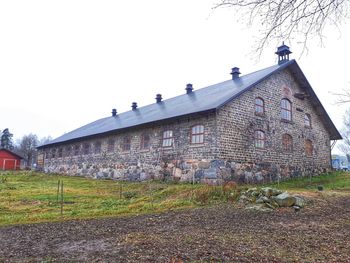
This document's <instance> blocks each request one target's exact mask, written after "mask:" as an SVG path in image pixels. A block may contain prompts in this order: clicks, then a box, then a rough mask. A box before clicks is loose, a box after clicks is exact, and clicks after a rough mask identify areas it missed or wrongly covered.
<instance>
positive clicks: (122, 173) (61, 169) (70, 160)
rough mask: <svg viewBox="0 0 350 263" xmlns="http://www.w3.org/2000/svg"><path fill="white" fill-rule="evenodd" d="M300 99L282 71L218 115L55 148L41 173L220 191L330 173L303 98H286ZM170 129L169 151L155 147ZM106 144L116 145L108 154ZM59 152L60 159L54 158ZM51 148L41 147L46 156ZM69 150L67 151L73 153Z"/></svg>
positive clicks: (323, 139) (326, 150)
mask: <svg viewBox="0 0 350 263" xmlns="http://www.w3.org/2000/svg"><path fill="white" fill-rule="evenodd" d="M295 92H303V90H301V88H300V86H299V85H298V83H296V82H295V80H294V78H293V76H292V75H291V74H290V73H289V71H288V70H284V71H281V72H279V73H277V74H274V75H273V76H271V77H269V78H267V79H266V80H264V81H262V82H261V83H260V84H258V85H257V86H256V87H254V88H253V89H251V90H250V91H248V92H245V93H244V94H242V95H241V96H240V97H239V98H237V99H235V100H233V101H232V102H230V103H228V104H227V105H225V106H223V107H222V108H221V109H219V110H218V111H217V112H212V113H207V114H197V115H195V117H193V116H192V117H181V118H178V119H176V120H171V121H170V120H169V121H167V122H164V121H163V122H159V123H153V124H150V125H144V126H142V127H138V128H134V129H130V130H125V131H123V132H118V133H115V134H111V135H108V136H103V137H96V138H92V139H89V140H85V141H80V142H75V143H72V144H71V145H67V144H66V145H59V146H57V147H54V148H55V149H56V156H55V157H54V158H52V157H50V155H48V154H46V156H48V158H45V160H44V163H45V165H44V170H45V171H46V172H52V173H63V174H68V175H81V176H90V177H93V178H109V179H115V180H135V181H138V180H147V179H160V180H176V181H196V182H204V183H211V184H219V183H222V182H223V181H229V180H234V181H237V182H255V183H260V182H269V181H275V180H277V179H284V178H289V177H296V176H305V175H309V174H318V173H321V172H324V171H326V170H327V169H329V168H330V139H329V134H328V133H327V131H326V129H325V127H324V126H323V124H322V122H321V120H320V118H319V116H318V115H317V114H316V112H315V111H314V109H313V107H312V106H311V102H310V101H309V99H308V98H306V99H304V100H301V99H297V98H295V97H294V96H293V94H294V93H295ZM256 97H260V98H262V99H263V100H264V102H265V114H264V115H256V114H255V111H254V100H255V98H256ZM283 98H288V99H289V100H290V101H291V102H292V121H291V122H286V121H283V120H281V110H280V107H281V99H283ZM305 113H307V114H309V115H310V116H311V127H305V125H304V115H305ZM197 124H201V125H204V132H205V134H204V143H203V144H199V145H191V144H190V129H191V127H192V126H194V125H197ZM168 129H170V130H173V132H174V142H175V143H174V145H173V147H170V148H164V147H162V133H163V131H165V130H168ZM255 130H262V131H264V132H265V135H266V141H265V147H264V148H263V149H259V148H257V147H255V145H254V131H255ZM285 133H287V134H289V135H291V136H292V138H293V150H292V151H291V152H285V151H284V150H283V147H282V135H283V134H285ZM142 134H149V135H150V147H149V149H140V145H141V135H142ZM125 136H130V138H131V149H130V150H128V151H123V150H122V147H121V144H122V141H123V138H124V137H125ZM109 139H113V140H115V142H116V144H115V147H114V148H113V150H112V151H109V150H108V146H107V144H108V143H107V142H108V140H109ZM305 140H310V141H311V142H312V144H313V152H312V155H311V156H307V155H306V154H305V145H304V144H305ZM96 142H101V146H102V147H101V152H99V153H89V154H84V153H83V151H80V152H79V154H78V155H75V154H74V153H72V152H71V153H70V154H69V155H67V154H65V151H64V149H66V147H67V146H71V147H72V148H74V147H75V146H76V145H78V146H79V147H80V148H81V147H82V145H84V144H89V145H94V144H95V143H96ZM60 148H61V149H62V152H63V153H62V157H58V155H57V152H58V151H59V149H60ZM51 150H52V148H46V149H44V151H46V153H48V152H50V151H51ZM72 151H73V150H72Z"/></svg>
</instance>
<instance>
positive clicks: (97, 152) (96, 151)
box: [94, 141, 102, 154]
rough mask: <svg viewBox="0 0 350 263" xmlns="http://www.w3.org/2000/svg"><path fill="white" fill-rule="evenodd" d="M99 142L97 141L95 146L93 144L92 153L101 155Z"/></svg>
mask: <svg viewBox="0 0 350 263" xmlns="http://www.w3.org/2000/svg"><path fill="white" fill-rule="evenodd" d="M101 145H102V144H101V142H100V141H98V142H95V144H94V153H95V154H99V153H101Z"/></svg>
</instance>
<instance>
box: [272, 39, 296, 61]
mask: <svg viewBox="0 0 350 263" xmlns="http://www.w3.org/2000/svg"><path fill="white" fill-rule="evenodd" d="M291 53H292V52H291V51H290V50H289V47H288V46H287V45H285V44H284V42H282V46H279V47H278V48H277V52H275V54H277V55H278V65H281V64H283V63H284V62H287V61H289V54H291Z"/></svg>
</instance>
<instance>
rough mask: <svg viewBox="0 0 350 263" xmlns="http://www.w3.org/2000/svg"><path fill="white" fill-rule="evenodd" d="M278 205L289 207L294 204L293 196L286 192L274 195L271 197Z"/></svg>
mask: <svg viewBox="0 0 350 263" xmlns="http://www.w3.org/2000/svg"><path fill="white" fill-rule="evenodd" d="M272 199H273V200H274V201H276V203H277V204H278V205H279V206H280V207H290V206H293V205H294V204H295V197H294V196H291V195H290V194H288V193H287V192H284V193H282V194H279V195H277V196H274V197H273V198H272Z"/></svg>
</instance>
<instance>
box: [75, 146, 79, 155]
mask: <svg viewBox="0 0 350 263" xmlns="http://www.w3.org/2000/svg"><path fill="white" fill-rule="evenodd" d="M79 151H80V145H75V146H74V155H79Z"/></svg>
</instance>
